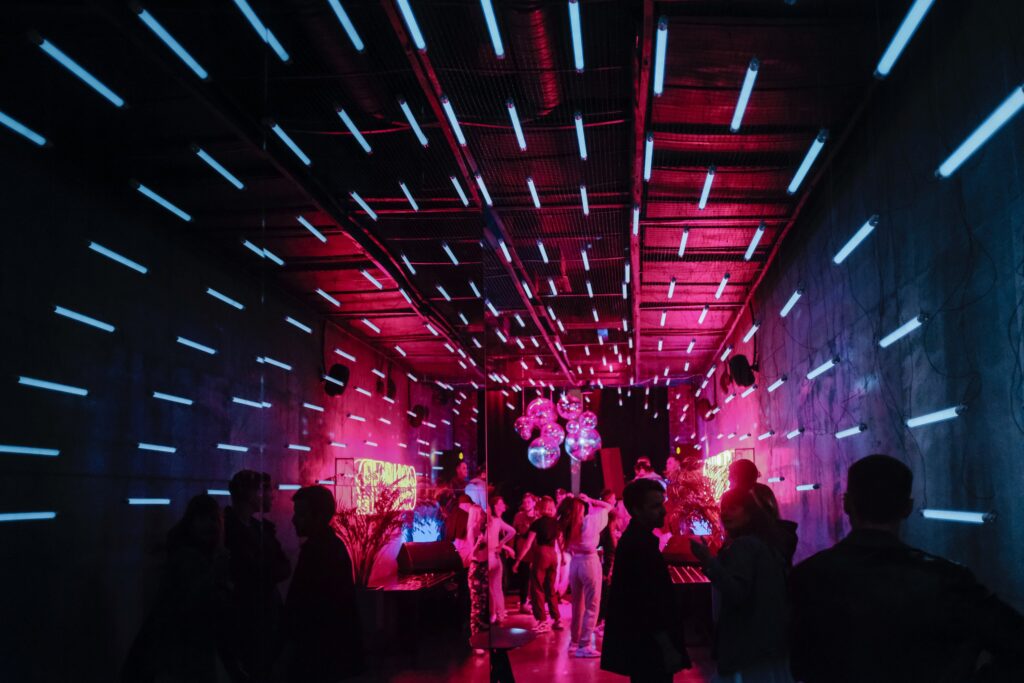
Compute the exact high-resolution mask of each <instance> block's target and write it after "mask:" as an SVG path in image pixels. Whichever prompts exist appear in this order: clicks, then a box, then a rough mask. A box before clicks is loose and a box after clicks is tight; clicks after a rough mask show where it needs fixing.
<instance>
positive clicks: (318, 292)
mask: <svg viewBox="0 0 1024 683" xmlns="http://www.w3.org/2000/svg"><path fill="white" fill-rule="evenodd" d="M316 293H317V294H319V295H320V296H322V297H323V298H324V299H326V300H327V301H329V302H330V303H332V304H334V305H335V306H339V307H340V306H341V302H340V301H338V300H337V299H335V298H334V297H333V296H331V295H330V294H328V293H327V292H325V291H324V290H322V289H320V288H319V287H318V288H317V290H316Z"/></svg>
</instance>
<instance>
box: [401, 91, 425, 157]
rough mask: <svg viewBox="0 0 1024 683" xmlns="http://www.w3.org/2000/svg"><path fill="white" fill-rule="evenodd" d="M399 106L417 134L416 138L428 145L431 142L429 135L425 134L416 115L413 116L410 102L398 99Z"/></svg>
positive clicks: (422, 143)
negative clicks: (428, 138)
mask: <svg viewBox="0 0 1024 683" xmlns="http://www.w3.org/2000/svg"><path fill="white" fill-rule="evenodd" d="M398 106H399V107H400V108H401V110H402V113H403V114H404V115H405V120H406V121H408V122H409V127H410V128H412V132H413V133H415V134H416V139H417V140H419V141H420V144H421V145H423V146H424V147H426V146H427V145H429V144H430V142H429V141H428V140H427V136H426V135H424V134H423V129H422V128H420V124H419V122H418V121H417V120H416V117H415V116H413V113H412V109H411V108H410V107H409V103H408V102H406V101H405V100H398Z"/></svg>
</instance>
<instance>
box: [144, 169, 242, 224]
mask: <svg viewBox="0 0 1024 683" xmlns="http://www.w3.org/2000/svg"><path fill="white" fill-rule="evenodd" d="M236 180H237V179H236ZM134 185H135V189H136V190H138V192H139V194H141V195H142V196H144V197H147V198H149V199H150V200H152V201H153V202H154V203H155V204H157V205H159V206H161V207H163V208H165V209H167V210H168V211H170V212H171V213H173V214H174V215H175V216H177V217H178V218H180V219H181V220H183V221H185V222H186V223H188V222H190V221H191V220H192V216H191V215H189V214H188V213H187V212H185V211H183V210H181V209H180V208H179V207H177V206H175V205H174V204H172V203H171V202H170V201H168V200H167V199H166V198H165V197H162V196H161V195H159V194H157V193H156V192H154V191H153V190H151V189H150V188H148V187H146V186H145V185H143V184H142V183H134Z"/></svg>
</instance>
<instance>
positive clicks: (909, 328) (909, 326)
mask: <svg viewBox="0 0 1024 683" xmlns="http://www.w3.org/2000/svg"><path fill="white" fill-rule="evenodd" d="M927 320H928V316H926V315H925V314H924V313H922V314H921V315H919V316H917V317H916V318H911V319H910V320H908V321H907V322H905V323H903V324H902V325H900V326H899V327H897V328H896V329H895V330H893V331H892V332H890V333H889V334H887V335H885V336H884V337H882V338H881V339H880V340H879V341H878V345H879V346H881V347H882V348H883V349H885V348H888V347H889V346H892V345H893V344H895V343H896V341H897V340H900V339H902V338H903V337H905V336H907V335H908V334H910V333H911V332H913V331H914V330H916V329H917V328H919V327H921V325H923V324H924V323H925V322H926V321H927Z"/></svg>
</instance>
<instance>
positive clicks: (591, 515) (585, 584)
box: [559, 493, 612, 657]
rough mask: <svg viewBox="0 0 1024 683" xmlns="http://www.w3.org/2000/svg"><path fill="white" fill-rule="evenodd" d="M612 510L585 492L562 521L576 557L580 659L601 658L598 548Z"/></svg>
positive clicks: (572, 584)
mask: <svg viewBox="0 0 1024 683" xmlns="http://www.w3.org/2000/svg"><path fill="white" fill-rule="evenodd" d="M611 509H612V506H611V505H610V504H609V503H606V502H604V501H603V500H595V499H593V498H591V497H589V496H587V495H586V494H582V493H581V494H580V495H579V496H577V497H575V498H573V499H572V502H571V504H570V505H569V506H568V507H567V509H566V510H565V511H564V514H563V515H562V516H561V517H560V518H559V526H560V528H561V532H562V543H563V546H564V547H565V548H566V549H568V551H569V553H570V554H571V555H572V559H571V560H570V563H569V591H570V593H571V594H572V621H571V622H570V626H569V637H570V638H569V650H570V651H572V652H575V654H576V656H577V657H600V656H601V653H600V652H599V651H598V650H597V648H596V647H595V643H594V640H595V638H594V630H595V628H596V627H597V613H598V608H599V607H600V605H601V560H600V558H599V557H598V554H597V547H598V545H599V544H600V542H601V532H602V531H603V530H604V528H605V527H606V526H608V513H609V512H610V511H611Z"/></svg>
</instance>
